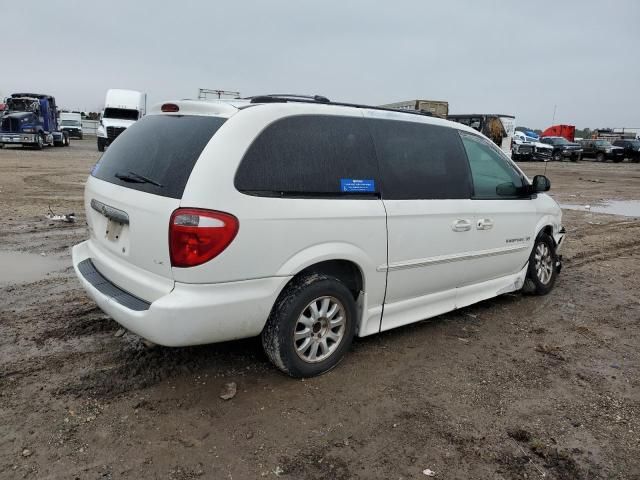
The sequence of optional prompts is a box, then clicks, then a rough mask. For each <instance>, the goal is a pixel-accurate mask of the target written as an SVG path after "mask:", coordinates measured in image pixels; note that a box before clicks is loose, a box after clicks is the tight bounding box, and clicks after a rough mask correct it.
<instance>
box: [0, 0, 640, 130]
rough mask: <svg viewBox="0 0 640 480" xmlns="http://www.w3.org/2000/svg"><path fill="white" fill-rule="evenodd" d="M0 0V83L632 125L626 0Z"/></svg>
mask: <svg viewBox="0 0 640 480" xmlns="http://www.w3.org/2000/svg"><path fill="white" fill-rule="evenodd" d="M382 3H383V2H374V1H367V0H353V1H352V0H323V1H315V2H313V1H304V0H270V1H258V0H256V1H237V0H236V1H225V2H222V1H219V2H216V1H205V0H202V1H195V0H194V1H190V0H182V1H179V2H176V1H171V2H169V1H160V0H135V1H132V0H109V1H107V2H95V1H91V0H67V1H64V2H63V1H51V0H46V1H44V0H30V1H28V2H26V1H9V0H0V22H1V24H2V38H3V41H2V45H3V47H2V51H3V58H2V62H1V63H0V94H2V95H8V94H10V93H13V92H16V91H34V92H37V93H50V94H52V95H54V96H55V97H56V98H57V101H58V103H59V104H60V105H61V106H62V107H65V108H79V109H83V110H86V111H95V110H100V109H101V108H102V103H103V101H104V94H105V91H106V90H107V89H108V88H131V89H136V90H142V91H145V92H147V93H148V96H149V103H150V104H154V103H157V102H160V101H163V100H166V99H176V98H178V99H179V98H195V97H196V96H197V92H198V88H201V87H202V88H214V89H226V90H238V91H240V92H241V93H242V95H254V94H259V93H283V92H287V93H311V94H315V93H318V94H323V95H326V96H328V97H329V98H330V99H333V100H342V101H349V102H359V103H370V104H381V103H389V102H394V101H400V100H409V99H416V98H424V99H435V100H447V101H448V102H449V105H450V112H451V113H478V112H479V113H490V112H498V113H509V114H514V115H516V117H517V123H518V124H519V125H526V126H530V127H532V128H544V127H547V126H549V125H551V122H552V119H553V111H554V105H557V113H556V117H555V123H570V124H574V125H576V126H578V128H583V127H591V128H594V127H607V126H609V127H624V126H627V127H640V1H638V0H611V1H608V2H605V1H602V0H564V1H558V0H539V1H532V2H524V1H515V0H466V1H463V0H460V1H455V0H449V1H444V0H441V1H428V0H406V1H402V0H395V1H387V2H384V5H380V4H382Z"/></svg>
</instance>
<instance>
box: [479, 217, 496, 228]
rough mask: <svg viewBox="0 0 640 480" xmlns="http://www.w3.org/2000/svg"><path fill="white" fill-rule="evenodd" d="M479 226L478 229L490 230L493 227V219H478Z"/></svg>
mask: <svg viewBox="0 0 640 480" xmlns="http://www.w3.org/2000/svg"><path fill="white" fill-rule="evenodd" d="M477 228H478V230H490V229H491V228H493V220H491V219H490V218H481V219H480V220H478V225H477Z"/></svg>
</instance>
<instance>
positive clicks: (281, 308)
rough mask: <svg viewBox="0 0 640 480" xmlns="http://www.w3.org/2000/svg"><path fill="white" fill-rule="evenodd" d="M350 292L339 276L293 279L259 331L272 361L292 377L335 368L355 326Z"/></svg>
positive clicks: (343, 353)
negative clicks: (262, 328)
mask: <svg viewBox="0 0 640 480" xmlns="http://www.w3.org/2000/svg"><path fill="white" fill-rule="evenodd" d="M356 312H357V308H356V303H355V300H354V298H353V294H352V293H351V291H349V289H348V288H347V287H346V286H345V285H344V283H342V282H341V281H340V280H339V279H338V278H336V277H333V276H330V275H324V274H309V275H305V276H302V277H300V278H296V279H294V280H293V281H292V282H291V284H289V285H288V286H287V287H286V288H285V289H284V291H283V292H282V293H281V294H280V297H279V298H278V300H277V301H276V303H275V305H274V306H273V309H272V311H271V315H269V319H268V320H267V324H266V325H265V327H264V330H263V331H262V346H263V347H264V351H265V353H266V354H267V356H268V357H269V359H270V360H271V362H272V363H273V364H274V365H275V366H276V367H277V368H279V369H280V370H282V371H283V372H284V373H286V374H288V375H290V376H292V377H313V376H315V375H320V374H322V373H325V372H327V371H329V370H331V369H332V368H333V367H335V366H336V365H337V364H338V363H339V362H340V360H342V357H344V355H345V353H346V352H347V350H348V349H349V346H350V345H351V342H352V340H353V336H354V334H355V330H356Z"/></svg>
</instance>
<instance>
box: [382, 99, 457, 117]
mask: <svg viewBox="0 0 640 480" xmlns="http://www.w3.org/2000/svg"><path fill="white" fill-rule="evenodd" d="M380 107H381V108H392V109H394V110H411V111H415V112H423V113H427V114H429V115H431V116H433V117H438V118H447V116H448V115H449V102H445V101H443V100H407V101H406V102H396V103H387V104H386V105H380Z"/></svg>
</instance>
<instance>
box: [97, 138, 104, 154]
mask: <svg viewBox="0 0 640 480" xmlns="http://www.w3.org/2000/svg"><path fill="white" fill-rule="evenodd" d="M98 151H99V152H104V139H103V138H101V137H98Z"/></svg>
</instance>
